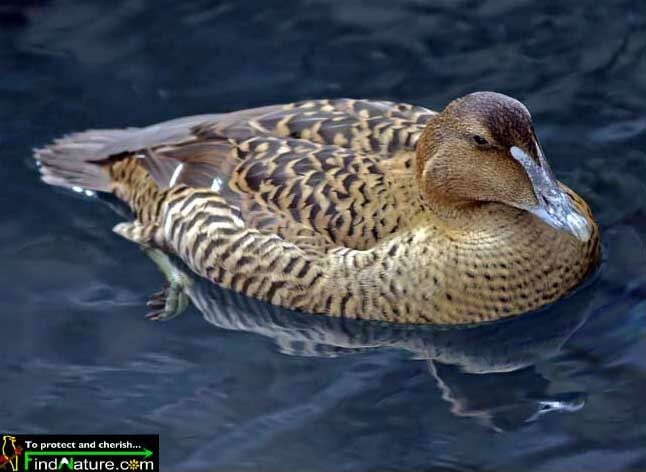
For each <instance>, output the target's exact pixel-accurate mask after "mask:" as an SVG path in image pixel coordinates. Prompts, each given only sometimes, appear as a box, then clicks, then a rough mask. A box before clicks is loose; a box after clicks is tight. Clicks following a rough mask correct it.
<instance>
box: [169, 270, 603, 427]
mask: <svg viewBox="0 0 646 472" xmlns="http://www.w3.org/2000/svg"><path fill="white" fill-rule="evenodd" d="M173 264H174V265H175V270H178V271H183V272H184V273H185V274H186V276H187V277H190V279H191V283H190V284H189V287H188V289H187V290H186V293H187V295H188V296H189V298H190V299H191V301H192V302H193V305H194V306H195V307H196V308H197V309H198V310H199V311H200V312H201V313H202V315H203V316H204V319H205V320H206V321H207V322H209V323H210V324H212V325H213V326H216V327H218V328H224V329H228V330H235V331H247V332H253V333H257V334H260V335H262V336H266V337H268V338H271V339H273V340H274V342H275V343H276V345H277V347H278V349H279V350H280V352H282V353H284V354H287V355H290V356H307V357H337V356H341V355H348V354H351V353H357V352H361V351H365V350H369V349H376V348H396V349H402V350H405V351H407V352H408V353H410V356H411V358H413V359H419V360H425V361H426V362H427V363H428V370H429V372H430V374H431V376H432V377H433V378H434V379H435V381H436V382H437V385H438V387H439V388H440V390H441V392H442V397H443V398H444V400H446V401H447V402H449V403H450V405H451V407H450V409H451V411H452V412H453V413H454V414H455V415H457V416H463V417H472V418H474V419H476V420H477V421H479V422H480V423H481V424H483V425H485V426H488V427H490V428H492V429H494V430H496V431H506V430H512V429H516V428H518V427H520V426H522V425H523V424H526V423H531V422H533V421H536V420H537V419H539V418H540V417H541V416H543V415H545V414H546V413H550V412H555V411H560V412H572V411H577V410H580V409H581V408H582V407H583V406H584V405H585V398H586V396H585V393H583V392H570V391H566V392H557V393H554V390H555V389H554V387H553V386H552V385H550V381H549V380H547V379H546V378H545V377H543V376H542V375H541V374H540V372H538V371H536V370H535V368H534V367H533V364H534V363H536V362H538V361H539V360H541V359H545V358H547V357H551V356H554V355H555V354H556V353H557V352H558V351H559V350H560V348H561V346H562V345H563V344H564V343H565V342H566V341H567V339H568V338H569V337H570V336H571V335H572V334H573V333H574V332H575V331H576V330H577V329H578V328H579V327H581V326H582V325H583V323H585V320H586V319H587V317H588V315H589V313H590V310H589V302H590V299H591V298H590V296H589V289H590V286H591V285H593V281H594V280H593V279H594V278H595V277H592V278H591V279H590V280H589V281H587V282H586V283H585V284H584V285H583V286H582V287H580V288H579V289H578V290H577V291H576V292H575V293H574V294H573V295H571V296H570V297H569V298H568V299H567V303H568V308H569V314H567V315H565V316H564V315H563V310H562V309H561V305H560V304H556V305H554V306H552V307H548V308H546V309H544V310H541V311H537V312H534V313H530V314H527V315H524V316H520V317H516V318H512V319H508V320H501V321H497V322H492V323H487V324H482V325H474V326H470V327H463V328H455V327H452V328H443V327H434V326H406V325H393V324H388V323H383V322H374V321H363V320H350V319H343V318H332V317H327V316H317V315H312V314H307V313H298V312H294V311H290V310H287V309H284V308H280V307H276V306H273V305H269V304H267V303H264V302H261V301H258V300H254V299H251V298H247V297H245V296H243V295H240V294H238V293H235V292H232V291H230V290H226V289H222V288H220V287H218V286H215V285H213V284H212V283H210V282H208V281H206V280H204V279H202V278H200V277H197V276H195V275H192V273H191V272H190V270H188V269H186V268H184V266H183V264H182V263H181V262H179V261H174V262H173ZM189 274H190V275H189ZM557 307H558V309H556V308H557ZM483 392H486V394H485V395H483Z"/></svg>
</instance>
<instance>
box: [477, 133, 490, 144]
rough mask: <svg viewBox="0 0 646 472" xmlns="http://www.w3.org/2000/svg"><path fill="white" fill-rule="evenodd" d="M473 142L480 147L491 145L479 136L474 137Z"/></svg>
mask: <svg viewBox="0 0 646 472" xmlns="http://www.w3.org/2000/svg"><path fill="white" fill-rule="evenodd" d="M473 141H474V142H475V143H476V144H477V145H478V146H485V145H487V144H489V141H487V140H486V139H485V138H483V137H482V136H478V135H477V134H474V135H473Z"/></svg>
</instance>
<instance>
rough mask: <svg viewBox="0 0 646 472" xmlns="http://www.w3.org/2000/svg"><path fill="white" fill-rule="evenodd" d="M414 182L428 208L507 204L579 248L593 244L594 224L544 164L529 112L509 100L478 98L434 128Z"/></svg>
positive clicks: (460, 103) (457, 103)
mask: <svg viewBox="0 0 646 472" xmlns="http://www.w3.org/2000/svg"><path fill="white" fill-rule="evenodd" d="M417 176H418V179H419V182H420V185H421V187H422V192H423V194H424V195H425V197H426V198H427V199H428V201H429V202H442V204H443V205H445V207H446V208H454V209H458V208H460V207H464V206H469V205H473V204H479V203H482V202H497V203H502V204H505V205H510V206H512V207H515V208H520V209H522V210H526V211H528V212H530V213H532V214H534V215H535V216H536V217H538V218H540V219H541V220H542V221H544V222H545V223H547V224H549V225H550V226H552V227H554V228H556V229H558V230H562V231H566V232H568V233H570V234H572V235H574V236H575V237H577V238H578V239H580V240H582V241H587V240H588V239H589V237H590V233H591V227H590V223H589V222H588V220H587V218H586V217H585V216H584V215H582V214H581V213H580V212H579V211H578V209H577V208H576V207H575V206H574V205H573V203H572V201H571V200H570V198H569V197H568V195H567V194H566V192H565V190H564V188H563V187H562V186H561V185H560V184H559V182H558V181H557V180H556V177H555V176H554V173H553V172H552V170H551V169H550V166H549V164H548V163H547V160H546V159H545V155H544V154H543V151H542V149H541V146H540V144H539V142H538V139H537V138H536V133H535V132H534V126H533V125H532V118H531V115H530V114H529V111H528V110H527V108H525V106H524V105H523V104H522V103H520V102H519V101H518V100H515V99H513V98H511V97H508V96H506V95H502V94H499V93H494V92H475V93H472V94H470V95H466V96H465V97H462V98H458V99H456V100H454V101H452V102H451V103H449V105H448V106H447V107H446V108H445V109H444V110H443V111H442V112H441V113H439V114H438V115H436V116H435V117H434V118H433V119H432V120H430V122H429V124H428V125H427V127H426V129H425V130H424V132H423V133H422V135H421V137H420V140H419V142H418V145H417Z"/></svg>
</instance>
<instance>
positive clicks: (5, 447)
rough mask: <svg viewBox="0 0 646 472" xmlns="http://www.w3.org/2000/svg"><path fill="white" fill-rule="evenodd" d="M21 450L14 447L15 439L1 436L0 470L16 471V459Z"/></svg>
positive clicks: (18, 447)
mask: <svg viewBox="0 0 646 472" xmlns="http://www.w3.org/2000/svg"><path fill="white" fill-rule="evenodd" d="M21 453H22V448H21V447H20V446H18V445H16V437H15V436H10V435H8V434H6V435H4V436H2V451H1V453H0V470H11V471H12V472H15V471H17V470H18V457H19V456H20V454H21Z"/></svg>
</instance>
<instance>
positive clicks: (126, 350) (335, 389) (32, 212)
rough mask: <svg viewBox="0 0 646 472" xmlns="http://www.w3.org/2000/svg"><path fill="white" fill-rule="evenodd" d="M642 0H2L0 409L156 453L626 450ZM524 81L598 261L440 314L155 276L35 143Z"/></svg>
mask: <svg viewBox="0 0 646 472" xmlns="http://www.w3.org/2000/svg"><path fill="white" fill-rule="evenodd" d="M642 3H643V2H641V1H639V0H636V1H613V2H602V1H596V2H578V3H575V2H547V1H546V2H535V1H517V0H514V1H489V2H480V1H459V2H457V1H456V2H453V1H445V2H430V1H422V0H406V1H400V2H395V1H385V0H384V1H370V2H368V1H356V0H344V1H339V2H333V1H322V0H308V1H304V0H303V1H289V0H280V1H274V2H269V1H264V2H212V1H209V2H207V1H190V2H189V1H185V2H179V1H157V0H128V1H109V2H108V1H104V2H102V1H98V0H97V1H89V0H84V1H82V2H80V1H72V0H68V1H64V0H51V1H45V0H43V1H37V0H23V1H16V2H9V3H7V2H2V3H0V151H1V154H2V155H1V158H2V165H0V182H1V187H0V188H1V189H2V190H1V191H0V202H1V205H0V208H1V210H2V217H0V308H1V310H0V358H1V359H2V364H1V366H2V370H3V375H2V376H1V377H0V430H2V431H11V432H18V433H21V432H22V433H26V432H31V433H63V432H67V433H84V432H87V433H90V432H92V433H101V432H112V433H121V432H123V433H126V432H127V433H140V432H150V433H159V434H160V435H161V462H162V466H163V470H168V471H179V470H195V471H198V470H199V471H218V470H263V471H278V470H308V471H330V470H348V471H349V470H352V471H373V470H401V471H412V470H426V471H430V470H433V471H444V470H486V471H492V470H533V471H550V472H556V471H566V470H567V471H574V470H586V471H629V470H630V471H632V470H644V469H646V451H645V450H644V445H645V444H646V403H645V402H644V398H646V396H645V393H646V356H645V353H646V351H645V349H646V342H645V336H644V335H645V332H646V329H645V328H646V323H645V311H646V303H645V299H646V274H645V272H644V267H646V250H645V246H646V244H645V230H646V228H645V226H646V202H645V198H646V188H645V185H644V175H646V151H645V150H646V146H645V144H646V139H645V138H646V95H645V92H646V90H645V88H646V16H645V15H644V11H643V4H642ZM474 90H497V91H500V92H504V93H507V94H510V95H512V96H515V97H517V98H519V99H520V100H522V101H524V102H525V103H526V104H527V106H528V107H529V109H530V110H531V111H532V113H533V116H534V120H535V125H536V128H537V132H538V135H539V137H540V138H541V141H542V144H543V147H544V149H545V151H546V153H547V156H548V158H549V159H550V161H551V163H552V166H553V168H554V169H555V171H556V172H557V174H558V176H559V178H560V179H561V180H563V181H564V182H566V183H567V184H568V185H570V186H571V187H573V188H574V189H576V190H577V192H579V193H580V194H581V195H582V196H583V197H584V198H585V199H586V200H587V201H588V202H589V203H590V204H591V206H592V208H593V210H594V212H595V215H596V217H597V219H598V221H599V223H600V225H601V228H602V234H603V239H604V245H605V254H606V260H607V262H606V264H605V267H604V268H603V269H602V271H601V273H600V274H599V276H598V279H597V280H596V281H594V282H593V283H592V284H591V285H590V286H589V287H586V288H585V289H584V290H583V291H581V292H580V293H579V295H578V296H575V297H574V298H571V299H568V300H565V301H563V302H561V303H559V304H557V305H556V306H554V307H553V308H551V309H550V310H548V311H547V312H544V313H537V314H533V315H529V316H527V317H521V318H519V319H518V320H515V321H513V322H510V323H502V324H497V325H493V326H489V327H484V328H479V329H474V330H466V331H461V332H441V331H439V332H438V331H433V330H425V329H421V330H419V329H413V330H410V329H408V330H407V329H403V328H402V329H392V328H389V327H385V326H380V325H377V326H375V325H363V324H360V323H350V322H346V323H344V322H342V321H341V322H340V321H330V320H327V319H323V320H321V319H312V318H310V317H307V316H303V315H300V316H299V315H294V314H291V315H290V314H285V313H280V312H275V311H273V310H271V309H270V308H269V307H267V306H266V305H263V304H257V303H250V302H248V301H247V300H245V299H241V298H240V297H235V296H232V295H231V294H229V293H226V292H222V291H218V290H215V289H213V288H212V287H209V286H208V285H204V284H201V283H199V282H196V284H195V285H194V289H193V293H192V297H193V298H194V300H195V304H196V305H197V306H198V308H199V309H200V310H199V311H198V309H196V308H191V309H190V310H189V311H188V312H187V313H186V314H185V315H183V316H182V317H181V318H178V319H176V320H173V321H171V322H168V323H152V322H147V321H145V320H144V319H143V316H142V315H143V314H144V313H145V306H144V303H145V301H146V299H147V296H148V295H149V294H150V293H151V292H153V291H156V290H157V289H158V288H159V286H160V284H161V282H162V278H161V275H160V274H159V273H158V272H157V271H156V269H155V267H154V266H153V264H152V263H151V262H150V261H149V260H148V259H147V258H146V257H145V256H144V255H143V254H142V253H141V252H140V251H139V250H138V249H137V248H136V247H134V246H133V245H132V244H130V243H128V242H126V241H125V240H122V239H120V238H118V237H117V236H116V235H114V234H112V233H111V232H110V228H111V227H112V226H113V225H114V224H115V223H117V222H118V221H120V217H119V216H118V215H117V214H116V213H114V212H113V211H112V210H111V209H110V207H109V206H107V205H105V204H104V203H101V202H98V201H97V200H96V199H91V198H85V197H83V196H79V195H75V194H72V193H70V192H66V191H62V190H57V189H53V188H50V187H47V186H45V185H44V184H42V183H40V182H39V181H38V175H37V172H36V169H35V165H34V163H33V162H32V159H31V151H30V150H31V148H32V147H34V146H39V145H42V144H44V143H45V142H47V141H49V140H51V139H52V138H54V137H56V136H58V135H60V134H62V133H66V132H70V131H73V130H81V129H85V128H92V127H121V126H126V125H135V126H139V125H145V124H148V123H151V122H156V121H161V120H165V119H170V118H174V117H177V116H181V115H187V114H196V113H207V112H220V111H227V110H233V109H238V108H244V107H249V106H258V105H263V104H269V103H276V102H287V101H293V100H298V99H303V98H318V97H340V96H352V97H380V98H387V99H393V100H400V101H407V102H411V103H416V104H419V105H423V106H427V107H429V108H435V109H437V108H441V107H442V106H443V105H444V104H446V103H447V102H448V101H450V100H451V99H453V98H455V97H456V96H459V95H462V94H465V93H467V92H471V91H474Z"/></svg>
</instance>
